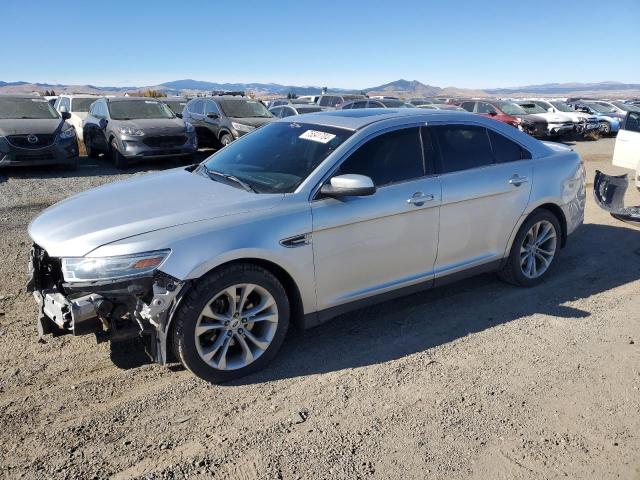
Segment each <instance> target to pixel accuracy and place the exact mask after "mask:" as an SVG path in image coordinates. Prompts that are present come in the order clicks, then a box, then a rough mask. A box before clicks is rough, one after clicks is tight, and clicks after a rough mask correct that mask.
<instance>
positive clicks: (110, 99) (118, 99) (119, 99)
mask: <svg viewBox="0 0 640 480" xmlns="http://www.w3.org/2000/svg"><path fill="white" fill-rule="evenodd" d="M104 98H106V99H107V101H108V102H109V103H113V102H131V101H134V102H136V101H138V102H141V101H143V100H147V101H159V102H161V101H162V99H161V98H153V97H104Z"/></svg>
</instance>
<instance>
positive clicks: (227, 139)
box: [220, 133, 233, 147]
mask: <svg viewBox="0 0 640 480" xmlns="http://www.w3.org/2000/svg"><path fill="white" fill-rule="evenodd" d="M231 142H233V137H232V136H231V135H230V134H228V133H225V134H223V135H222V136H221V137H220V144H221V145H222V146H223V147H226V146H227V145H229V144H230V143H231Z"/></svg>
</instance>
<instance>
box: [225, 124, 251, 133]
mask: <svg viewBox="0 0 640 480" xmlns="http://www.w3.org/2000/svg"><path fill="white" fill-rule="evenodd" d="M231 126H232V127H233V128H235V129H236V130H238V131H239V132H245V133H247V132H250V131H252V130H255V129H256V127H252V126H251V125H244V124H242V123H236V122H231Z"/></svg>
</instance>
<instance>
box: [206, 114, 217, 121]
mask: <svg viewBox="0 0 640 480" xmlns="http://www.w3.org/2000/svg"><path fill="white" fill-rule="evenodd" d="M207 118H211V119H213V120H215V119H216V118H220V115H218V114H217V113H207Z"/></svg>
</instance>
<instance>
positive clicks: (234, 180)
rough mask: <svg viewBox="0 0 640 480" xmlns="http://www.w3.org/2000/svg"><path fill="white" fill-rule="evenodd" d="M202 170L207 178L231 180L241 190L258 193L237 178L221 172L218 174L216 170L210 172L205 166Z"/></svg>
mask: <svg viewBox="0 0 640 480" xmlns="http://www.w3.org/2000/svg"><path fill="white" fill-rule="evenodd" d="M204 169H205V172H207V175H209V178H213V177H222V178H224V179H226V180H231V181H232V182H234V183H237V184H238V185H240V186H241V187H242V188H244V189H245V190H246V191H247V192H253V193H259V192H258V191H257V190H256V189H255V188H253V187H252V186H251V185H249V184H248V183H246V182H243V181H242V180H240V179H239V178H238V177H235V176H233V175H229V174H228V173H222V172H218V171H216V170H211V169H210V168H208V167H207V166H205V167H204Z"/></svg>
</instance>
